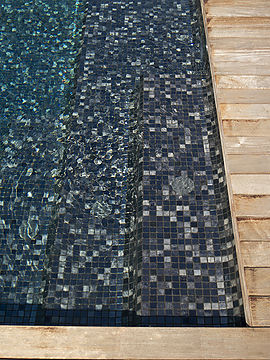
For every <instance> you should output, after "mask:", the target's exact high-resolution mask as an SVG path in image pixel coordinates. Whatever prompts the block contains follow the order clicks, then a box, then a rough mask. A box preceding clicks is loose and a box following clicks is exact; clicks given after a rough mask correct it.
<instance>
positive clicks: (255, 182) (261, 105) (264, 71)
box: [201, 0, 270, 326]
mask: <svg viewBox="0 0 270 360" xmlns="http://www.w3.org/2000/svg"><path fill="white" fill-rule="evenodd" d="M201 4H202V9H203V16H204V23H205V26H206V38H207V44H208V51H209V58H210V65H211V71H212V78H213V85H214V91H215V99H216V103H217V113H218V119H219V126H220V130H221V141H222V146H223V153H224V159H225V169H226V174H227V181H228V189H229V196H230V202H231V208H232V219H233V224H234V231H235V239H236V249H237V255H238V263H239V272H240V279H241V282H242V290H243V301H244V306H245V314H246V319H247V322H248V324H249V325H251V326H270V281H269V275H270V2H269V1H264V0H201Z"/></svg>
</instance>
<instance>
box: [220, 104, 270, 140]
mask: <svg viewBox="0 0 270 360" xmlns="http://www.w3.org/2000/svg"><path fill="white" fill-rule="evenodd" d="M219 109H220V112H221V118H222V119H237V120H258V119H267V120H269V119H270V104H219ZM269 136H270V134H269Z"/></svg>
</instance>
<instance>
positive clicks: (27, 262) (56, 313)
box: [1, 0, 244, 326]
mask: <svg viewBox="0 0 270 360" xmlns="http://www.w3.org/2000/svg"><path fill="white" fill-rule="evenodd" d="M3 9H4V10H3V12H4V15H5V19H6V22H7V26H6V27H5V28H4V30H3V35H2V36H3V38H4V40H5V41H4V42H3V44H4V46H6V48H5V49H4V50H5V53H6V54H7V55H6V56H8V58H6V57H4V56H3V57H2V56H1V58H2V59H3V60H2V61H3V63H5V64H6V66H7V67H6V70H5V69H4V71H3V73H2V74H1V79H2V81H3V85H2V90H3V89H4V90H3V91H4V95H3V97H2V100H3V99H4V98H6V99H7V100H8V101H7V102H6V104H5V105H4V106H3V107H2V109H3V111H4V113H3V116H2V119H1V132H3V134H4V137H3V139H4V140H3V144H2V154H3V156H2V158H1V162H2V164H1V165H2V170H1V175H2V183H1V191H2V198H1V206H2V208H1V209H2V211H3V212H2V214H1V232H2V237H1V238H2V242H1V251H2V254H3V255H2V259H3V260H2V264H1V283H2V284H1V286H2V290H1V294H2V295H1V316H2V317H1V322H2V323H9V324H10V323H12V324H44V325H113V326H117V325H129V326H166V325H168V326H181V325H191V326H199V325H216V326H237V325H243V323H244V320H243V318H244V316H243V308H242V300H241V291H240V284H239V278H238V273H237V262H236V257H235V249H234V241H233V232H232V226H231V218H230V209H229V203H228V195H227V189H226V179H225V174H224V166H223V159H222V150H221V145H220V139H219V133H218V125H217V118H216V112H215V103H214V96H213V90H212V84H211V76H210V70H209V65H208V57H207V51H206V48H205V40H204V32H203V27H202V21H201V18H200V7H199V2H197V1H191V0H185V1H183V0H182V1H155V2H153V1H146V2H143V3H142V2H140V1H130V2H124V1H110V2H108V1H91V2H86V3H84V4H82V3H79V2H75V1H68V2H65V4H63V3H62V2H58V3H57V4H54V3H53V2H50V1H42V2H38V3H35V4H34V3H31V2H28V3H25V4H24V3H22V4H21V7H20V6H18V3H17V4H16V6H15V7H14V5H12V3H10V2H9V1H5V5H4V7H3ZM18 10H19V11H18ZM15 14H16V16H18V20H17V21H16V24H17V27H14V21H12V19H13V18H14V16H15ZM19 24H23V25H22V26H21V27H19ZM83 24H84V26H83ZM14 28H15V30H13V29H14ZM39 28H40V30H38V29H39ZM80 29H83V35H82V36H81V33H82V31H80ZM13 33H15V34H14V36H13ZM35 34H36V35H35ZM15 35H16V36H15ZM18 38H19V40H18ZM80 39H82V42H80ZM18 43H19V44H21V48H19V49H18V47H16V48H15V44H18ZM15 49H16V50H15ZM37 49H39V51H38V52H37ZM8 53H10V55H9V54H8ZM78 54H80V56H78ZM76 59H77V60H76ZM21 69H22V70H21ZM5 71H6V72H5ZM74 74H76V75H75V76H74ZM14 79H16V80H14ZM13 84H14V85H13ZM73 89H74V90H73ZM15 119H16V120H15ZM2 129H3V130H2Z"/></svg>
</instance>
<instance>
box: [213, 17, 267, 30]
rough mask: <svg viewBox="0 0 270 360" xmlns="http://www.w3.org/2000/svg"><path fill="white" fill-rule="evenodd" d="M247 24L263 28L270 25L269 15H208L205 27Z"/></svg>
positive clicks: (239, 26)
mask: <svg viewBox="0 0 270 360" xmlns="http://www.w3.org/2000/svg"><path fill="white" fill-rule="evenodd" d="M244 26H247V27H249V28H252V29H254V28H260V29H265V28H266V27H270V16H269V17H266V16H255V15H254V16H252V17H228V16H223V17H222V16H221V17H220V16H219V17H208V19H207V27H208V28H219V27H222V28H227V27H233V28H240V29H241V28H243V27H244Z"/></svg>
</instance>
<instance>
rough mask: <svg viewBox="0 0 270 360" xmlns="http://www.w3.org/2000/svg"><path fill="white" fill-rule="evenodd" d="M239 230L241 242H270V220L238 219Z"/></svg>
mask: <svg viewBox="0 0 270 360" xmlns="http://www.w3.org/2000/svg"><path fill="white" fill-rule="evenodd" d="M237 228H238V234H239V239H240V241H257V240H260V241H269V242H270V218H262V219H254V218H250V219H237Z"/></svg>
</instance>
